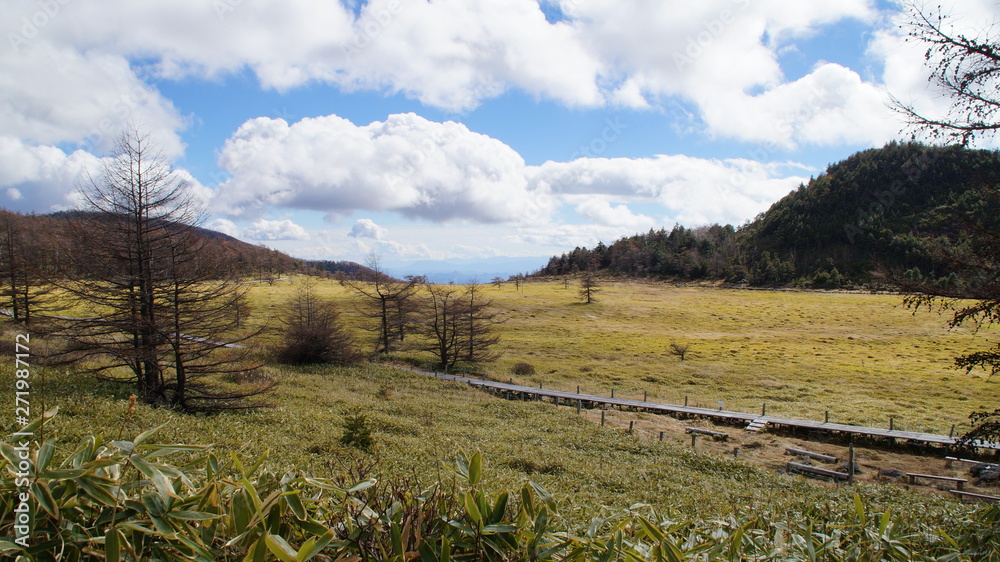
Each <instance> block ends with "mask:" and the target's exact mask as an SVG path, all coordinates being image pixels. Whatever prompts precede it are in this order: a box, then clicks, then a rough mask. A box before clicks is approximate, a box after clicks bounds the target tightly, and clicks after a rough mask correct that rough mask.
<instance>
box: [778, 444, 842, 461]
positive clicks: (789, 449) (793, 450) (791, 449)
mask: <svg viewBox="0 0 1000 562" xmlns="http://www.w3.org/2000/svg"><path fill="white" fill-rule="evenodd" d="M785 451H786V452H788V453H791V454H793V455H799V456H804V457H809V458H813V459H816V460H820V461H823V462H829V463H834V462H837V457H832V456H830V455H824V454H821V453H813V452H812V451H806V450H803V449H796V448H794V447H785Z"/></svg>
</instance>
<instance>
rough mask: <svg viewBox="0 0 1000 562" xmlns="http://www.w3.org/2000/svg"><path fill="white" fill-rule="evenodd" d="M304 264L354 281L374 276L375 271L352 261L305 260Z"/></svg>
mask: <svg viewBox="0 0 1000 562" xmlns="http://www.w3.org/2000/svg"><path fill="white" fill-rule="evenodd" d="M304 263H305V265H307V266H309V267H311V268H314V269H317V270H319V271H322V272H325V273H328V274H330V275H333V276H334V277H341V278H344V279H351V280H354V281H369V280H372V279H374V278H375V272H374V271H372V270H371V268H368V267H365V266H363V265H361V264H360V263H356V262H353V261H331V260H306V261H305V262H304Z"/></svg>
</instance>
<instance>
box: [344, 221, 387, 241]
mask: <svg viewBox="0 0 1000 562" xmlns="http://www.w3.org/2000/svg"><path fill="white" fill-rule="evenodd" d="M388 235H389V231H388V230H386V229H384V228H382V227H381V226H379V225H377V224H375V221H373V220H371V219H358V220H357V222H355V223H354V226H353V227H351V232H350V233H349V234H348V236H350V237H351V238H371V239H372V240H384V239H385V238H386V237H387V236H388Z"/></svg>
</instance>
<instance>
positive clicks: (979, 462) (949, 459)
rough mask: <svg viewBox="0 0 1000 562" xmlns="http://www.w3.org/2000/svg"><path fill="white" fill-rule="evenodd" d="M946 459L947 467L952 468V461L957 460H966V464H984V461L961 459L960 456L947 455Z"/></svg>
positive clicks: (945, 464)
mask: <svg viewBox="0 0 1000 562" xmlns="http://www.w3.org/2000/svg"><path fill="white" fill-rule="evenodd" d="M944 460H945V463H944V467H945V468H951V465H952V463H956V462H964V463H966V464H984V463H983V461H970V460H969V459H960V458H958V457H945V458H944Z"/></svg>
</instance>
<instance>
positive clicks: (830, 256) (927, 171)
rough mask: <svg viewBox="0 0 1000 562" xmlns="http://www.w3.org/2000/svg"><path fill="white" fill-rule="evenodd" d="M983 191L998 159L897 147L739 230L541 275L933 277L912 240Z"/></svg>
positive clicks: (576, 262) (998, 170) (644, 238)
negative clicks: (917, 272) (897, 272)
mask: <svg viewBox="0 0 1000 562" xmlns="http://www.w3.org/2000/svg"><path fill="white" fill-rule="evenodd" d="M984 186H1000V153H997V152H995V151H986V150H968V149H963V148H960V147H943V148H939V147H928V146H925V145H921V144H916V143H905V144H899V143H891V144H889V145H886V146H885V147H883V148H879V149H871V150H866V151H863V152H859V153H857V154H855V155H853V156H851V157H849V158H847V159H846V160H844V161H842V162H839V163H836V164H833V165H831V166H829V167H828V168H827V170H826V172H825V173H824V174H822V175H820V176H819V177H817V178H815V179H812V180H810V182H809V184H808V185H800V186H799V188H798V189H796V190H795V191H792V192H791V193H789V194H788V195H787V196H785V197H784V198H782V199H781V200H779V201H778V202H776V203H774V204H773V205H772V206H771V208H770V209H768V210H767V211H766V212H764V213H762V214H760V215H758V216H757V218H756V219H755V220H753V221H752V222H750V223H747V224H745V225H743V226H741V227H739V228H734V227H733V226H729V225H726V226H719V225H712V226H708V227H699V228H685V227H682V226H675V227H674V228H673V229H672V230H670V231H667V230H664V229H661V230H658V231H654V230H650V231H649V232H648V233H646V234H637V235H635V236H630V237H627V238H622V239H620V240H618V241H616V242H614V243H612V244H610V245H605V244H603V243H601V244H598V245H597V246H596V247H594V248H593V249H586V248H576V249H574V250H573V251H571V252H569V253H566V254H563V255H562V256H558V257H553V258H551V259H550V260H549V263H548V265H546V267H544V268H542V269H541V270H540V271H539V272H538V274H539V275H565V274H570V273H574V272H577V271H582V270H586V269H596V270H598V271H601V272H603V273H607V274H612V275H629V276H663V277H674V278H681V279H689V280H696V279H720V280H726V281H730V282H734V283H749V284H754V285H786V284H803V285H813V286H847V285H852V284H863V283H868V282H869V281H870V280H871V272H872V270H873V269H874V268H875V267H876V265H878V264H881V265H884V266H887V267H895V268H902V269H909V268H912V267H919V268H921V269H924V270H930V269H933V264H932V263H930V261H929V260H928V259H927V258H925V257H923V253H922V252H920V251H918V249H917V246H916V238H917V237H919V236H924V237H927V236H930V237H933V236H935V235H937V234H943V233H948V232H950V231H951V230H953V229H954V228H956V223H957V222H958V221H960V220H961V219H960V217H958V216H956V214H955V212H954V211H955V209H957V208H972V207H975V204H976V203H975V202H976V201H977V200H978V198H980V197H982V196H983V192H982V189H981V188H982V187H984Z"/></svg>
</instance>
